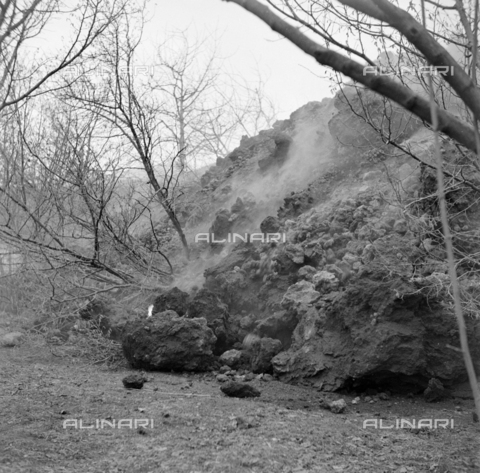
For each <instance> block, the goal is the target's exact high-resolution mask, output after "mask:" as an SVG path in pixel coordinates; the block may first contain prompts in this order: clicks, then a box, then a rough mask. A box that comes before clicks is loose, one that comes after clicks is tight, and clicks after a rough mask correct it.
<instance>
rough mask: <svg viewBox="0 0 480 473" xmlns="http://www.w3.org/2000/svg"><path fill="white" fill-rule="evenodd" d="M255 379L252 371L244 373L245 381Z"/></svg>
mask: <svg viewBox="0 0 480 473" xmlns="http://www.w3.org/2000/svg"><path fill="white" fill-rule="evenodd" d="M254 379H255V375H254V374H253V373H245V381H252V380H254Z"/></svg>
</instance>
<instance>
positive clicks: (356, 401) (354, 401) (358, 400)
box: [352, 396, 360, 404]
mask: <svg viewBox="0 0 480 473" xmlns="http://www.w3.org/2000/svg"><path fill="white" fill-rule="evenodd" d="M359 403H360V398H359V397H358V396H357V397H356V398H355V399H352V404H359Z"/></svg>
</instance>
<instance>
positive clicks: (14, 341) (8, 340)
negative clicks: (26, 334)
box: [0, 332, 23, 348]
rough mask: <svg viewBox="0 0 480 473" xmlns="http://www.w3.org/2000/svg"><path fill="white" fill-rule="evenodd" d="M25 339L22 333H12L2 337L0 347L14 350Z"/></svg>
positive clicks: (0, 337)
mask: <svg viewBox="0 0 480 473" xmlns="http://www.w3.org/2000/svg"><path fill="white" fill-rule="evenodd" d="M22 339H23V333H22V332H10V333H6V334H4V335H2V336H0V347H5V348H12V347H14V346H16V345H18V344H20V342H21V341H22Z"/></svg>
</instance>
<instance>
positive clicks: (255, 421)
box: [0, 338, 480, 473]
mask: <svg viewBox="0 0 480 473" xmlns="http://www.w3.org/2000/svg"><path fill="white" fill-rule="evenodd" d="M67 353H68V352H67V351H65V350H63V351H62V349H61V348H60V347H55V348H54V349H52V347H49V346H48V345H47V344H46V342H45V341H42V339H40V338H38V339H28V340H26V341H24V343H23V344H21V345H19V346H17V347H15V348H0V369H1V373H2V381H1V384H0V386H1V387H0V392H1V397H0V406H1V419H0V425H1V426H0V472H1V473H17V472H32V473H43V472H54V473H57V472H58V473H61V472H68V473H70V472H83V473H88V472H106V473H108V472H111V473H113V472H129V473H135V472H142V473H146V472H171V473H180V472H182V473H183V472H185V473H187V472H188V473H207V472H212V473H213V472H218V473H223V472H231V473H247V472H249V473H254V472H262V473H263V472H265V473H267V472H268V473H277V472H278V473H287V472H289V473H290V472H292V473H293V472H295V473H306V472H311V473H313V472H316V473H320V472H321V473H324V472H325V473H327V472H362V473H382V472H401V473H407V472H412V473H418V472H442V473H446V472H451V473H460V472H478V471H480V442H479V439H480V424H479V423H474V422H473V419H472V411H473V401H472V400H471V399H460V398H458V397H454V398H450V399H448V400H446V401H442V402H439V403H425V402H424V401H423V399H422V398H420V397H413V398H412V397H410V398H409V397H395V396H392V397H391V398H390V399H388V400H385V401H377V402H374V403H370V402H365V401H364V400H362V401H361V402H360V403H359V404H356V405H354V404H352V403H351V401H352V400H353V398H354V396H353V395H340V394H338V395H337V394H335V395H333V394H332V395H329V397H328V399H330V400H333V399H339V398H343V399H345V401H346V402H347V404H348V408H347V410H346V411H345V412H344V413H342V414H333V413H332V412H330V411H329V410H326V409H324V408H322V407H321V404H322V402H321V401H322V400H324V399H325V394H323V393H321V392H318V391H315V390H313V389H312V388H307V387H304V386H291V385H286V384H282V383H280V382H277V381H268V382H265V381H262V380H254V381H252V385H254V386H256V387H257V388H258V389H260V390H261V392H262V394H261V396H260V397H259V398H253V399H235V398H228V397H226V396H225V395H224V394H223V393H222V392H221V391H220V389H219V384H218V382H217V381H216V380H215V376H214V375H213V374H212V373H208V374H174V373H148V374H147V377H148V382H147V383H145V385H144V387H143V389H141V390H127V389H125V388H124V386H123V384H122V378H123V377H124V376H126V375H127V374H130V373H132V372H133V370H130V369H128V368H127V367H126V366H125V367H122V366H117V367H116V368H115V369H112V368H108V367H106V366H104V365H92V364H89V363H88V362H87V361H86V360H85V359H84V358H75V357H72V356H66V354H67ZM62 354H63V355H65V356H63V355H62ZM401 418H403V419H408V420H410V421H411V420H413V419H416V420H417V421H418V420H419V419H430V418H432V419H453V422H454V427H453V428H451V427H449V428H447V429H444V428H439V429H411V428H410V429H405V428H403V429H397V428H394V429H375V428H373V427H368V428H363V421H364V420H366V419H383V425H384V426H387V425H393V424H394V423H395V419H401ZM66 419H76V420H77V422H78V421H80V420H81V421H82V422H83V424H82V425H83V427H84V428H81V429H80V428H74V427H73V426H72V425H71V424H72V422H70V426H68V427H67V428H64V421H65V420H66ZM96 419H99V420H102V419H103V420H110V422H111V423H112V422H113V421H115V422H116V423H117V422H118V420H120V419H153V427H152V425H151V421H149V424H148V426H146V427H145V428H141V427H139V428H137V429H135V428H132V429H130V428H127V427H126V426H124V427H123V428H118V427H116V428H113V427H111V426H107V425H104V427H103V428H96V426H95V422H96ZM77 425H78V426H79V424H77ZM88 426H93V428H85V427H88Z"/></svg>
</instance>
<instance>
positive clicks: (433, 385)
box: [423, 378, 446, 402]
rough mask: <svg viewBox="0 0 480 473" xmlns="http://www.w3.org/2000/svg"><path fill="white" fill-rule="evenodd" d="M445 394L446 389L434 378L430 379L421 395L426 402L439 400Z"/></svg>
mask: <svg viewBox="0 0 480 473" xmlns="http://www.w3.org/2000/svg"><path fill="white" fill-rule="evenodd" d="M445 395H446V391H445V388H444V387H443V384H442V383H441V381H439V380H438V379H436V378H432V379H430V381H429V382H428V387H427V389H425V391H424V392H423V396H424V398H425V401H427V402H436V401H440V400H441V399H443V398H444V397H445Z"/></svg>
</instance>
